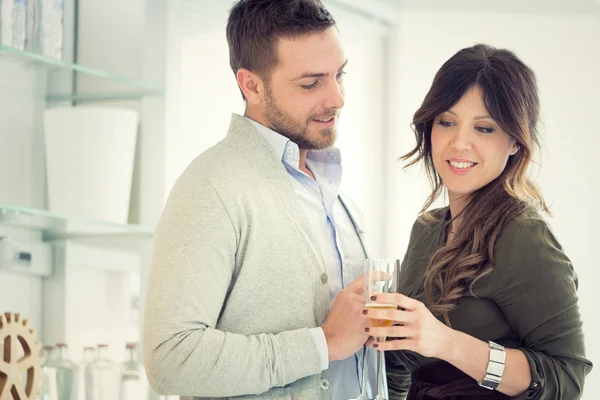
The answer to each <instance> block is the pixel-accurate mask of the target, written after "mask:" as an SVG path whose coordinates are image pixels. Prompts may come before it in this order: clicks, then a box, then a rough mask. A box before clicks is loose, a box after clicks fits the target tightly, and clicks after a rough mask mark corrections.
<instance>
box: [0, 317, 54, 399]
mask: <svg viewBox="0 0 600 400" xmlns="http://www.w3.org/2000/svg"><path fill="white" fill-rule="evenodd" d="M34 335H35V332H34V330H33V329H30V328H29V327H28V326H27V320H25V319H24V320H21V318H20V315H19V314H11V313H5V314H4V315H0V400H10V399H13V400H33V399H35V397H36V395H37V394H38V392H39V389H40V382H41V376H42V375H41V374H42V371H41V364H42V362H43V361H44V360H43V359H42V358H41V357H40V356H39V354H40V348H41V345H40V344H39V343H37V342H36V341H35V338H34Z"/></svg>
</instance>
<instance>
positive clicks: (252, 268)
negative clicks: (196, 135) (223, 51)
mask: <svg viewBox="0 0 600 400" xmlns="http://www.w3.org/2000/svg"><path fill="white" fill-rule="evenodd" d="M227 38H228V42H229V47H230V61H231V67H232V69H233V72H234V73H235V76H236V79H237V82H238V85H239V87H240V90H241V92H242V95H243V97H244V99H245V101H246V111H245V115H244V117H242V116H239V115H233V116H232V120H231V125H230V128H229V132H228V134H227V137H226V138H225V139H224V140H223V141H221V142H220V143H219V144H217V145H216V146H214V147H213V148H211V149H209V150H207V151H206V152H204V153H203V154H202V155H200V156H199V157H198V158H197V159H196V160H194V161H193V162H192V163H191V165H190V166H189V167H188V168H187V170H186V171H185V172H184V173H183V174H182V175H181V177H180V178H179V179H178V181H177V183H176V184H175V186H174V188H173V190H172V193H171V195H170V197H169V200H168V202H167V205H166V207H165V210H164V212H163V215H162V217H161V221H160V223H159V224H158V227H157V230H156V234H155V250H154V251H155V252H154V258H153V263H152V270H151V274H150V279H149V285H148V292H147V305H146V315H145V326H144V353H145V357H144V358H145V366H146V371H147V373H148V377H149V381H150V383H151V385H152V387H153V388H154V389H155V390H156V391H157V392H158V393H163V394H178V395H182V396H194V397H199V398H222V397H235V396H248V397H244V398H257V399H258V398H260V399H262V398H264V399H267V398H268V399H291V398H292V397H293V398H294V399H307V400H314V399H335V400H338V399H339V400H342V399H343V400H346V399H350V398H358V397H359V396H360V395H361V390H363V388H364V389H365V390H366V392H365V394H366V395H368V396H369V397H371V396H372V393H373V390H371V389H372V388H374V370H375V367H374V360H375V357H374V354H373V353H372V352H373V350H372V349H369V350H364V348H363V345H364V343H365V341H366V340H367V338H368V335H367V334H366V333H365V328H366V327H368V326H369V322H368V320H367V318H366V317H365V316H364V315H363V313H362V311H363V309H364V300H363V297H362V291H363V282H362V278H361V274H362V268H361V267H360V265H361V263H360V260H364V259H365V257H366V254H365V250H364V243H363V238H362V237H361V235H360V234H361V233H363V232H364V231H363V230H362V228H361V221H360V218H359V216H358V214H357V213H356V212H354V211H352V206H351V204H350V203H349V202H348V201H342V200H341V199H340V196H339V187H340V182H341V175H342V167H341V161H340V154H339V151H338V150H337V149H335V148H333V147H332V146H333V144H334V142H335V139H336V123H337V120H338V117H339V114H340V110H341V109H342V107H343V106H344V95H343V85H342V80H343V75H344V67H345V65H346V62H347V60H346V58H345V56H344V53H343V51H342V48H341V45H340V40H339V35H338V31H337V28H336V26H335V21H334V20H333V18H332V17H331V15H330V14H329V12H328V11H327V10H326V9H325V7H324V6H323V5H322V4H321V2H320V1H319V0H242V1H240V2H238V3H237V4H236V5H235V6H234V7H233V9H232V10H231V14H230V17H229V21H228V26H227ZM351 260H352V261H354V262H351ZM357 261H358V262H357ZM357 265H358V266H359V267H358V268H356V266H357ZM353 267H354V268H353ZM365 351H367V352H368V353H371V354H369V357H364V352H365ZM365 359H366V360H368V362H367V363H369V364H370V367H369V368H368V371H369V372H368V373H367V374H363V370H364V368H363V367H364V364H365V361H364V360H365ZM366 375H369V378H368V379H367V376H366ZM367 389H368V390H367ZM371 398H372V397H371Z"/></svg>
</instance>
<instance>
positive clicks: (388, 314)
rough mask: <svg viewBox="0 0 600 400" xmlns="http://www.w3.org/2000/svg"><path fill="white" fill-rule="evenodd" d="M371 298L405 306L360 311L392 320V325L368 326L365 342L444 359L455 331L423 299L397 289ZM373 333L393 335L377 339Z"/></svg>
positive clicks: (384, 302)
mask: <svg viewBox="0 0 600 400" xmlns="http://www.w3.org/2000/svg"><path fill="white" fill-rule="evenodd" d="M371 301H372V302H377V303H381V304H393V305H395V306H398V307H400V308H402V309H404V310H392V309H372V308H371V309H365V310H364V311H363V314H365V315H367V316H368V317H369V318H372V319H381V320H386V319H387V320H392V321H394V325H393V326H389V327H372V328H367V329H368V333H369V335H371V339H369V340H368V341H367V346H373V347H375V348H377V349H378V350H382V351H388V350H411V351H414V352H417V353H419V354H421V355H422V356H425V357H435V358H440V359H444V352H445V351H447V350H448V349H449V346H450V345H451V343H452V336H453V334H454V332H455V331H454V330H453V329H451V328H450V327H448V326H447V325H445V324H443V323H442V322H441V321H439V320H438V319H437V318H436V317H435V316H434V315H433V314H432V313H431V312H430V311H429V310H428V309H427V307H425V305H424V304H423V303H421V302H420V301H417V300H414V299H411V298H410V297H407V296H404V295H402V294H399V293H381V294H378V295H377V296H374V297H371ZM397 324H401V325H397ZM376 337H387V338H390V337H391V338H395V339H392V340H388V341H385V342H378V343H376V342H375V340H374V339H373V338H376ZM397 338H401V339H397Z"/></svg>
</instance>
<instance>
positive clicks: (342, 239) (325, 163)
mask: <svg viewBox="0 0 600 400" xmlns="http://www.w3.org/2000/svg"><path fill="white" fill-rule="evenodd" d="M248 120H249V121H250V122H252V124H253V125H254V126H255V127H256V128H257V129H258V131H259V132H260V133H261V134H262V135H263V136H264V137H265V138H266V139H267V141H268V142H269V143H270V144H271V146H272V147H273V149H274V150H275V153H276V154H277V157H278V158H279V157H280V158H281V161H282V163H283V165H284V166H285V168H286V170H287V171H288V173H289V175H290V176H291V177H292V178H293V181H294V185H295V188H296V192H297V193H298V197H299V199H300V204H301V206H302V208H303V209H304V212H305V213H306V216H307V217H308V219H309V221H310V224H311V226H312V227H313V229H314V231H315V234H316V237H317V240H318V242H319V245H320V247H321V252H322V254H323V258H324V260H325V266H326V268H327V275H328V277H329V279H328V284H329V303H330V305H331V303H332V302H333V300H334V299H335V297H336V296H337V294H338V293H339V292H340V291H341V290H342V289H343V288H344V287H346V286H347V285H348V284H350V283H351V282H352V281H353V280H354V279H356V278H357V277H358V276H360V275H361V274H362V273H363V270H362V268H361V265H362V263H357V262H356V261H357V260H364V259H365V253H364V251H363V248H362V245H361V242H360V238H359V237H358V234H357V233H356V230H355V228H354V224H353V223H352V220H351V218H350V216H349V215H348V213H347V212H346V209H345V208H344V206H343V204H342V202H341V201H340V199H339V197H338V196H339V190H340V184H341V181H342V171H343V169H342V164H341V156H340V151H339V150H338V149H336V148H330V149H327V150H323V151H312V150H309V151H308V154H307V157H306V167H307V168H308V169H309V170H310V171H311V172H312V173H313V175H314V177H315V179H314V180H313V179H312V178H311V177H310V176H309V175H307V174H305V173H304V172H302V171H301V170H300V168H299V163H300V149H299V148H298V145H296V144H295V143H294V142H292V141H291V140H289V139H288V138H287V137H285V136H283V135H281V134H279V133H277V132H275V131H273V130H271V129H269V128H267V127H265V126H263V125H261V124H259V123H257V122H255V121H253V120H250V119H248ZM345 260H346V262H345ZM310 332H311V335H312V337H313V340H314V341H315V344H316V346H317V349H318V350H319V355H320V361H321V368H322V369H323V370H325V369H330V370H331V375H332V382H331V385H332V393H333V400H348V399H355V398H357V397H358V396H359V395H360V394H361V382H362V374H363V365H362V364H363V359H362V354H363V351H362V350H361V351H359V352H358V353H356V354H355V355H353V356H351V357H348V358H347V359H345V360H341V361H334V362H332V363H329V361H328V360H329V354H328V348H327V341H326V340H325V335H324V333H323V330H322V329H321V328H312V329H310ZM369 367H370V368H369V369H370V370H371V371H374V369H375V362H374V360H369ZM368 375H369V378H371V377H373V378H374V374H373V373H369V374H368ZM367 386H368V387H369V388H374V387H375V382H368V383H367ZM369 392H371V390H369Z"/></svg>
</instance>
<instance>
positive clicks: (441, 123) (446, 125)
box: [438, 119, 452, 128]
mask: <svg viewBox="0 0 600 400" xmlns="http://www.w3.org/2000/svg"><path fill="white" fill-rule="evenodd" d="M438 124H439V125H441V126H443V127H445V128H449V127H451V126H452V122H448V121H444V120H443V119H440V121H439V122H438Z"/></svg>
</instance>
